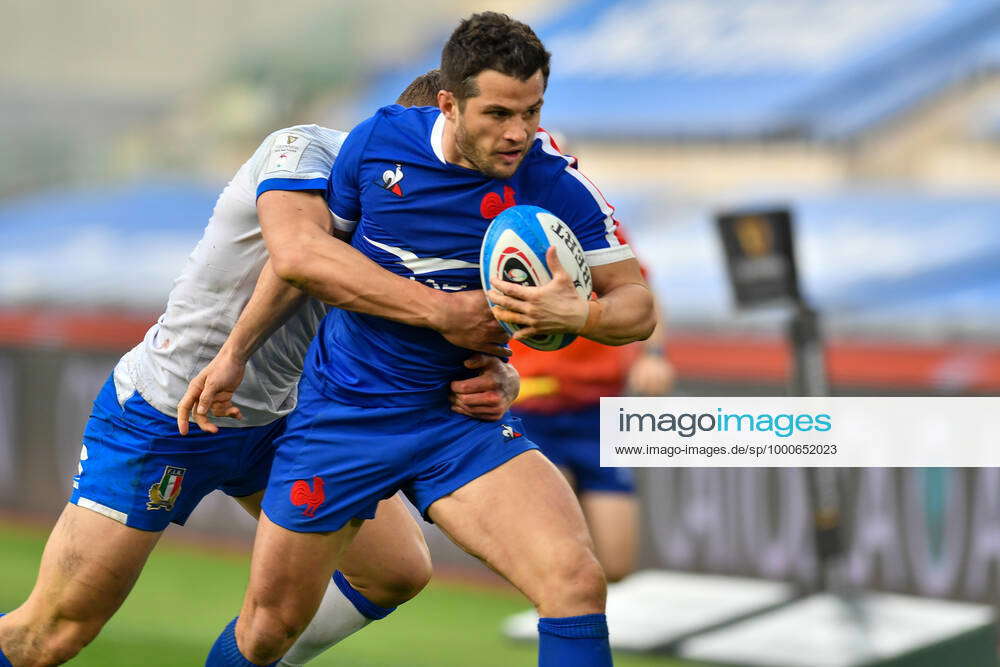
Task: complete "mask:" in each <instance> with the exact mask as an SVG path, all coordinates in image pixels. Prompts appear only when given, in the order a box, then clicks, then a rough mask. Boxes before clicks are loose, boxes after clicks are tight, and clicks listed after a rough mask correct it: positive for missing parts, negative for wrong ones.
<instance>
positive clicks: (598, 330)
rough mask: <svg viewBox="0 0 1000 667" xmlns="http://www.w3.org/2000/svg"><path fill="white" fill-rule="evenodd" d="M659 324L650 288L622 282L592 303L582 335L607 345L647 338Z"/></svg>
mask: <svg viewBox="0 0 1000 667" xmlns="http://www.w3.org/2000/svg"><path fill="white" fill-rule="evenodd" d="M655 327H656V311H655V309H654V307H653V296H652V294H651V293H650V291H649V288H648V287H646V286H645V285H643V284H639V283H629V284H625V285H619V286H618V287H615V288H614V289H612V290H611V291H609V292H607V293H606V294H603V295H601V298H600V299H598V300H597V301H596V302H593V303H591V304H590V312H589V314H588V319H587V322H585V324H584V327H583V328H582V329H581V330H580V335H582V336H584V337H585V338H589V339H590V340H593V341H597V342H598V343H604V344H605V345H625V344H626V343H631V342H633V341H637V340H646V339H647V338H649V337H650V334H652V333H653V329H654V328H655Z"/></svg>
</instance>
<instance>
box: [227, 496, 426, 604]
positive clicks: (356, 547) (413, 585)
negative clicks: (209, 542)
mask: <svg viewBox="0 0 1000 667" xmlns="http://www.w3.org/2000/svg"><path fill="white" fill-rule="evenodd" d="M263 495H264V492H263V491H258V492H257V493H255V494H253V495H250V496H244V497H242V498H235V499H234V500H236V501H237V502H238V503H240V504H241V505H242V506H243V507H244V509H246V511H247V512H249V513H250V515H251V516H253V517H254V518H255V519H257V518H259V517H260V501H261V498H262V497H263ZM339 569H340V571H341V572H343V573H344V576H345V577H347V580H348V581H349V582H351V586H353V587H354V588H355V590H357V591H358V592H359V593H361V594H362V595H364V596H365V598H367V599H368V600H371V601H372V602H374V603H375V604H377V605H379V606H381V607H395V606H398V605H401V604H403V603H404V602H407V601H409V600H412V599H413V598H414V597H416V595H417V593H419V592H420V591H421V590H423V588H424V586H426V585H427V582H429V581H430V579H431V574H433V564H432V563H431V552H430V550H429V549H428V548H427V542H426V540H424V534H423V532H422V531H421V530H420V526H418V525H417V522H416V521H415V520H414V519H413V516H412V515H411V514H410V512H409V510H407V509H406V505H405V504H404V503H403V500H402V499H401V498H400V497H399V496H398V495H396V496H393V497H392V498H388V499H386V500H383V501H382V502H380V503H379V504H378V509H377V510H376V512H375V518H374V519H372V520H370V521H365V523H364V524H363V525H362V526H361V528H360V530H358V534H357V536H356V537H355V538H354V540H353V541H352V542H351V544H350V546H348V547H347V548H346V549H345V551H344V554H343V556H341V558H340V566H339Z"/></svg>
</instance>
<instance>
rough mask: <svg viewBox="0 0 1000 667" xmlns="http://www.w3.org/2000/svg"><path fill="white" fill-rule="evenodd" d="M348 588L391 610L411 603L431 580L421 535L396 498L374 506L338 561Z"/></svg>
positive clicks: (426, 553)
mask: <svg viewBox="0 0 1000 667" xmlns="http://www.w3.org/2000/svg"><path fill="white" fill-rule="evenodd" d="M340 571H341V572H343V573H344V576H345V577H347V580H348V581H350V582H351V586H353V587H354V588H355V589H357V590H358V592H360V593H361V594H363V595H364V596H365V597H366V598H368V599H369V600H371V601H372V602H374V603H376V604H378V605H381V606H383V607H395V606H396V605H400V604H403V603H404V602H406V601H407V600H411V599H413V598H414V597H415V596H416V595H417V593H419V592H420V591H421V590H423V588H424V586H426V585H427V582H428V581H430V579H431V574H432V565H431V553H430V550H429V549H428V548H427V542H425V541H424V534H423V531H421V530H420V526H419V525H417V522H416V521H414V519H413V516H412V515H411V514H410V511H409V510H408V509H407V508H406V505H405V504H404V503H403V501H402V499H401V498H400V497H399V496H398V495H397V496H393V497H392V498H389V499H387V500H383V501H382V502H380V503H379V504H378V510H377V511H376V513H375V518H374V519H372V520H370V521H365V523H364V525H362V526H361V529H360V530H359V531H358V534H357V536H356V537H355V538H354V540H353V541H352V542H351V544H350V546H348V547H347V548H346V550H345V551H344V555H343V556H342V557H341V559H340Z"/></svg>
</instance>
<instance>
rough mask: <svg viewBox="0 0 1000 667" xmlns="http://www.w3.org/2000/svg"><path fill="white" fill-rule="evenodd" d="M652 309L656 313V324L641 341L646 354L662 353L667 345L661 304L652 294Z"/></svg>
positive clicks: (664, 319) (665, 326)
mask: <svg viewBox="0 0 1000 667" xmlns="http://www.w3.org/2000/svg"><path fill="white" fill-rule="evenodd" d="M651 294H652V293H651ZM653 310H654V311H655V315H656V320H655V324H656V326H655V327H653V332H652V333H651V334H649V338H647V339H646V340H645V342H643V344H642V349H643V351H644V352H645V353H647V354H663V351H664V348H665V347H666V345H667V322H666V318H664V317H663V306H661V305H660V303H659V301H657V299H656V297H655V296H653Z"/></svg>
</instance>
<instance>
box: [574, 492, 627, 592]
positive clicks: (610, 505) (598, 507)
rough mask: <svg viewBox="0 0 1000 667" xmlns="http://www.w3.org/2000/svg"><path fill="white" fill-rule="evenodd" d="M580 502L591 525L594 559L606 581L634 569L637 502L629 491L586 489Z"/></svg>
mask: <svg viewBox="0 0 1000 667" xmlns="http://www.w3.org/2000/svg"><path fill="white" fill-rule="evenodd" d="M580 505H581V506H582V507H583V514H584V516H585V517H586V518H587V525H589V526H590V534H591V536H592V537H593V539H594V549H595V551H596V553H597V559H598V560H599V561H600V562H601V565H602V566H603V567H604V572H605V573H606V574H607V577H608V580H609V581H618V580H619V579H622V578H623V577H625V576H627V575H628V574H630V573H631V572H632V571H633V570H634V569H635V558H636V551H637V549H638V544H639V501H638V499H637V498H636V496H635V495H633V494H630V493H611V492H604V491H588V492H586V493H582V494H581V495H580Z"/></svg>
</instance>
